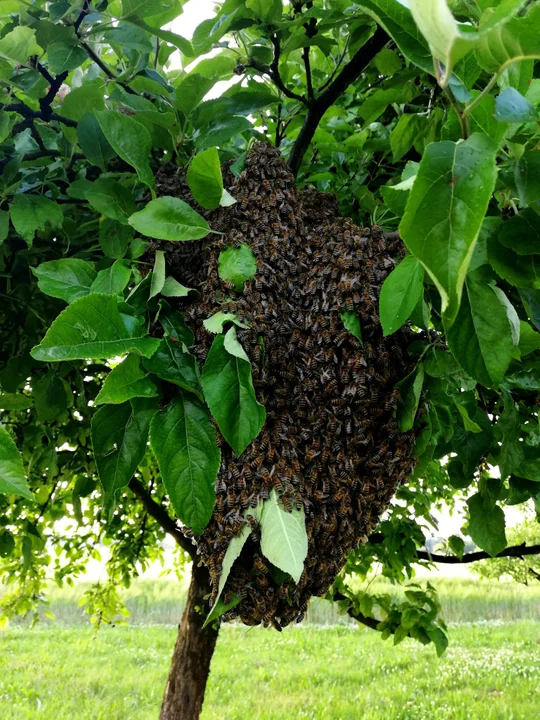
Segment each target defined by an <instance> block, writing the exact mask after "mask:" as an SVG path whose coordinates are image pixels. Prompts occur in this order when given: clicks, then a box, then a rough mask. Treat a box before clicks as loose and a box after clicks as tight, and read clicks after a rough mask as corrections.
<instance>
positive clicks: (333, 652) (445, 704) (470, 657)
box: [0, 579, 540, 720]
mask: <svg viewBox="0 0 540 720" xmlns="http://www.w3.org/2000/svg"><path fill="white" fill-rule="evenodd" d="M437 585H438V588H439V592H440V595H441V600H442V604H443V608H444V613H445V616H446V618H447V620H448V621H449V622H450V647H449V649H448V651H447V653H446V654H445V655H444V657H443V658H442V659H440V660H439V659H437V657H436V655H435V652H434V650H433V648H432V647H426V648H424V647H422V646H420V645H418V644H417V643H414V642H412V641H410V640H406V641H405V642H404V643H402V644H401V645H399V646H397V647H394V646H393V645H392V642H391V640H390V641H386V642H383V641H381V639H380V637H379V636H378V635H377V634H376V633H374V632H373V631H370V630H367V629H365V628H362V627H358V626H357V625H356V624H354V623H349V622H348V620H347V619H345V618H341V617H340V616H338V615H337V614H336V613H335V611H334V608H333V607H332V606H331V605H330V604H329V603H325V602H324V601H318V602H316V603H314V604H313V607H312V609H311V613H310V617H309V618H308V622H307V623H306V624H304V625H303V626H297V627H293V628H287V629H286V630H285V631H284V632H283V633H282V634H278V633H276V632H275V631H267V630H264V629H262V628H251V629H249V628H245V627H238V626H226V627H225V628H223V629H222V632H221V635H220V638H219V641H218V645H217V651H216V655H215V657H214V661H213V665H212V671H211V676H210V680H209V684H208V690H207V696H206V703H205V709H204V712H203V715H202V718H203V720H289V719H295V720H296V719H298V720H300V719H302V720H304V719H307V720H353V719H354V720H356V719H357V718H358V719H360V718H361V719H362V720H424V719H425V720H443V719H445V720H446V719H448V720H477V719H478V720H480V719H481V720H487V719H492V718H493V719H500V720H502V719H503V718H504V720H535V719H536V718H540V586H539V587H536V588H535V587H533V586H531V587H519V586H516V585H514V584H510V583H500V582H483V581H479V580H472V579H471V580H468V579H459V580H456V579H451V580H450V579H439V580H438V581H437ZM182 594H183V593H182V591H179V587H178V585H177V584H176V583H172V582H164V581H160V582H146V581H143V582H140V583H136V584H134V585H133V586H132V587H131V588H130V590H129V591H126V593H125V601H126V603H127V605H128V607H130V609H131V612H132V619H131V621H130V623H129V625H128V626H126V627H121V626H118V627H115V628H102V629H100V630H99V632H97V633H96V632H94V631H93V630H92V628H91V627H89V626H88V623H87V621H86V623H82V622H81V620H82V618H81V608H78V607H77V602H76V601H77V599H78V596H79V595H80V588H74V589H72V590H69V591H63V592H62V593H58V592H56V593H53V596H52V603H51V609H52V610H53V612H54V613H55V614H56V617H57V620H56V623H51V622H48V621H44V622H43V623H41V624H39V625H38V626H37V627H36V628H35V629H33V630H30V629H29V628H28V627H25V626H24V625H23V624H16V623H12V624H11V625H10V626H9V627H8V629H7V630H6V631H5V632H4V633H3V634H2V635H0V718H1V719H2V720H34V719H36V720H37V719H38V718H39V719H43V720H135V718H137V720H156V718H157V716H158V709H159V704H160V700H161V693H162V689H163V686H164V683H165V680H166V675H167V667H168V662H169V659H170V655H171V652H172V647H173V644H174V640H175V635H176V628H175V627H174V626H173V623H174V622H177V620H178V616H179V613H180V608H181V604H182Z"/></svg>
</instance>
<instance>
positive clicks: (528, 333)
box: [519, 321, 540, 358]
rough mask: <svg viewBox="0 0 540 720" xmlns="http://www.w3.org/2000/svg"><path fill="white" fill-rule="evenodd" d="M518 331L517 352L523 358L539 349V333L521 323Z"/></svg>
mask: <svg viewBox="0 0 540 720" xmlns="http://www.w3.org/2000/svg"><path fill="white" fill-rule="evenodd" d="M519 329H520V332H519V352H520V355H521V357H522V358H523V357H526V356H527V355H530V354H531V353H533V352H535V350H538V349H539V348H540V333H539V332H537V331H536V330H533V328H532V327H531V326H530V325H529V323H527V322H523V321H521V322H520V324H519Z"/></svg>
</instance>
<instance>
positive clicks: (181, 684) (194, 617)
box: [160, 563, 218, 720]
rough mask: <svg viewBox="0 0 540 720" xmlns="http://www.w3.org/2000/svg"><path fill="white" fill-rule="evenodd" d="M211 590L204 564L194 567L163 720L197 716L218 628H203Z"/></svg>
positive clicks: (162, 716)
mask: <svg viewBox="0 0 540 720" xmlns="http://www.w3.org/2000/svg"><path fill="white" fill-rule="evenodd" d="M209 593H210V578H209V576H208V571H207V569H206V568H205V567H195V563H193V570H192V575H191V584H190V586H189V594H188V599H187V604H186V607H185V610H184V614H183V616H182V621H181V623H180V625H179V627H178V638H177V640H176V645H175V648H174V653H173V657H172V662H171V669H170V671H169V679H168V680H167V687H166V688H165V695H164V697H163V704H162V706H161V714H160V720H198V718H199V715H200V713H201V710H202V705H203V700H204V691H205V688H206V682H207V680H208V674H209V672H210V662H211V660H212V655H213V654H214V649H215V647H216V641H217V637H218V630H217V629H215V628H214V627H213V626H212V625H208V627H206V628H204V629H203V627H202V626H203V624H204V621H205V615H206V614H205V613H204V612H201V609H203V608H205V607H206V602H205V600H204V598H205V596H207V595H208V594H209Z"/></svg>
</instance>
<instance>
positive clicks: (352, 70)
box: [289, 27, 389, 176]
mask: <svg viewBox="0 0 540 720" xmlns="http://www.w3.org/2000/svg"><path fill="white" fill-rule="evenodd" d="M388 40H389V37H388V35H387V34H386V32H385V31H384V30H383V29H382V28H381V27H378V28H377V30H376V31H375V34H374V35H373V36H372V37H371V38H370V39H369V40H368V41H367V43H366V44H365V45H363V46H362V47H361V48H360V50H358V52H357V53H356V54H355V55H354V56H353V57H352V58H351V60H350V61H349V62H348V63H347V64H346V65H345V67H344V68H343V70H342V71H341V72H340V74H339V75H338V76H337V77H336V79H335V80H334V81H333V82H332V83H331V84H330V85H329V86H328V88H327V89H326V90H325V91H324V92H323V94H322V95H320V96H319V97H318V98H317V99H316V100H315V101H314V102H312V103H310V102H309V101H307V102H308V107H309V110H308V112H307V115H306V117H305V119H304V124H303V125H302V129H301V130H300V133H299V135H298V137H297V139H296V142H295V143H294V146H293V149H292V152H291V155H290V157H289V168H290V169H291V171H292V173H293V174H294V175H295V176H296V175H298V171H299V169H300V165H301V164H302V160H303V159H304V155H305V154H306V152H307V149H308V148H309V146H310V144H311V141H312V140H313V136H314V135H315V131H316V130H317V127H318V126H319V123H320V122H321V120H322V118H323V115H324V114H325V112H326V111H327V110H328V109H329V108H330V107H332V105H333V104H334V103H335V102H336V100H337V99H338V98H339V97H340V96H341V95H342V94H343V93H344V92H345V90H346V89H347V88H348V87H349V85H351V83H353V82H354V81H355V80H356V79H357V78H358V77H359V76H360V75H361V73H362V72H363V71H364V70H365V69H366V67H367V66H368V65H369V63H370V62H371V61H372V60H373V58H374V57H375V55H377V53H379V52H380V51H381V50H382V49H383V47H384V46H385V45H386V43H387V42H388Z"/></svg>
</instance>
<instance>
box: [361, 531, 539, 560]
mask: <svg viewBox="0 0 540 720" xmlns="http://www.w3.org/2000/svg"><path fill="white" fill-rule="evenodd" d="M368 542H369V544H370V545H381V544H382V543H383V542H384V535H383V534H382V533H372V534H371V535H370V536H369V538H368ZM528 555H540V545H526V544H525V543H522V544H521V545H511V546H510V547H507V548H505V549H504V550H502V551H501V552H500V553H499V554H498V555H495V557H493V555H490V554H489V553H487V552H484V551H483V550H478V551H477V552H471V553H466V554H465V555H463V558H462V559H461V560H460V558H458V557H457V555H442V554H437V553H430V552H429V551H428V550H417V551H416V558H417V559H418V560H427V561H428V562H435V563H445V564H448V565H461V564H464V563H471V562H478V560H495V559H496V558H503V557H515V558H524V557H527V556H528Z"/></svg>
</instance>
